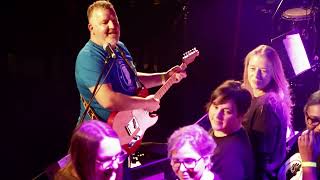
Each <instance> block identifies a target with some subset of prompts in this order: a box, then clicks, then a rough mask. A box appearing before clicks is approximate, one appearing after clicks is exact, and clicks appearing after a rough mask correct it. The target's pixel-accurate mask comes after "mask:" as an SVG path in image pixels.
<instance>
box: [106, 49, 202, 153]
mask: <svg viewBox="0 0 320 180" xmlns="http://www.w3.org/2000/svg"><path fill="white" fill-rule="evenodd" d="M198 55H199V51H198V50H197V49H196V48H193V49H191V50H190V51H188V52H186V53H184V56H183V58H182V64H181V65H180V67H181V68H182V69H185V68H187V65H188V64H190V63H192V62H193V61H194V60H195V58H196V57H197V56H198ZM177 78H179V77H178V76H176V75H172V76H171V77H170V78H169V79H168V80H167V81H166V82H165V84H164V85H163V86H162V87H161V88H160V89H159V90H158V91H157V92H156V93H155V94H154V97H155V98H156V99H159V100H160V99H161V98H162V96H163V95H164V94H165V93H166V92H167V91H168V90H169V88H170V87H171V86H172V85H173V84H174V83H175V82H178V81H179V79H177ZM180 80H181V79H180ZM138 94H139V96H143V97H146V96H147V94H148V93H147V91H146V89H143V90H142V92H140V93H138ZM157 121H158V116H157V115H156V114H151V113H150V112H148V111H146V110H143V109H135V110H129V111H120V112H112V113H111V115H110V116H109V118H108V120H107V122H108V123H109V124H110V125H111V126H112V128H113V129H114V130H115V131H116V132H117V134H118V136H119V139H120V143H121V145H122V147H123V148H124V149H125V150H126V151H127V153H128V154H132V153H134V152H135V151H136V150H137V149H138V147H139V146H140V144H141V140H142V137H143V135H144V133H145V131H146V130H147V129H148V128H149V127H151V126H153V125H154V124H155V123H156V122H157Z"/></svg>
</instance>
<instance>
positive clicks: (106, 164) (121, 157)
mask: <svg viewBox="0 0 320 180" xmlns="http://www.w3.org/2000/svg"><path fill="white" fill-rule="evenodd" d="M127 157H128V154H127V153H126V151H124V150H122V151H121V152H120V153H118V154H117V155H115V156H109V157H105V158H103V160H101V159H100V160H99V159H97V160H96V162H97V164H99V165H100V166H101V167H102V168H103V169H110V168H111V167H112V165H113V163H114V162H116V163H118V164H121V163H123V162H124V161H125V160H126V158H127Z"/></svg>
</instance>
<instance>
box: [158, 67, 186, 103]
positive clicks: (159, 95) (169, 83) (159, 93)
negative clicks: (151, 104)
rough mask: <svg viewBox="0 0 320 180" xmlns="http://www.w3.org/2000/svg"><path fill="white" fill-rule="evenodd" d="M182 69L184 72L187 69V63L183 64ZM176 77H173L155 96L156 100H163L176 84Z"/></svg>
mask: <svg viewBox="0 0 320 180" xmlns="http://www.w3.org/2000/svg"><path fill="white" fill-rule="evenodd" d="M180 67H181V68H182V70H185V69H186V68H187V65H186V64H185V63H181V65H180ZM175 81H176V80H175V76H174V75H172V76H171V77H170V78H169V79H168V80H167V81H166V83H165V84H164V85H163V86H162V87H161V88H160V89H159V90H158V91H157V92H156V93H155V94H154V97H155V98H156V99H159V100H160V99H161V98H162V96H163V95H164V94H165V93H166V92H167V91H168V90H169V89H170V87H171V86H172V85H173V84H174V82H175Z"/></svg>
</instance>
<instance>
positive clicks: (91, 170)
mask: <svg viewBox="0 0 320 180" xmlns="http://www.w3.org/2000/svg"><path fill="white" fill-rule="evenodd" d="M70 155H71V160H70V161H69V162H68V163H67V165H66V166H65V167H63V168H62V169H60V170H59V171H58V173H57V174H56V175H55V180H63V179H68V180H69V179H70V180H115V179H121V178H122V177H121V173H120V172H119V171H120V169H121V168H120V167H121V166H120V164H121V163H122V162H124V160H125V159H126V157H127V156H126V153H125V151H123V150H122V149H121V145H120V141H119V139H118V135H117V134H116V132H115V131H114V130H113V129H112V128H111V127H110V126H109V125H107V124H106V123H104V122H101V121H98V120H90V121H85V122H83V123H82V124H81V125H79V126H78V127H77V128H76V129H75V130H74V132H73V135H72V138H71V146H70Z"/></svg>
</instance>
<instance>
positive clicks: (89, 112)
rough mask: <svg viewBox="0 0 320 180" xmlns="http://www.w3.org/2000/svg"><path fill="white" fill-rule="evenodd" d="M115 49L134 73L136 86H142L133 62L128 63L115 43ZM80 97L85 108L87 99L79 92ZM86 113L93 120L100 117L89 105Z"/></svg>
mask: <svg viewBox="0 0 320 180" xmlns="http://www.w3.org/2000/svg"><path fill="white" fill-rule="evenodd" d="M117 49H118V50H119V52H120V54H121V57H122V59H123V60H124V61H125V62H126V64H127V65H128V66H129V67H130V70H131V71H132V72H133V73H134V75H135V79H136V85H137V87H138V88H142V87H144V86H143V84H142V83H141V82H140V80H139V79H138V75H137V71H136V69H135V68H134V66H133V64H132V63H130V62H129V60H128V59H127V58H126V56H125V53H124V52H123V50H122V48H121V47H119V46H118V45H117ZM80 99H81V102H82V104H83V106H84V107H85V109H86V108H87V107H88V106H89V104H88V103H87V101H86V100H85V99H84V98H83V96H82V95H81V94H80ZM87 114H88V115H89V117H90V119H91V120H93V119H94V120H98V119H101V118H99V116H98V115H97V113H96V112H95V111H94V110H93V109H92V108H91V106H89V107H88V112H87Z"/></svg>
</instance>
